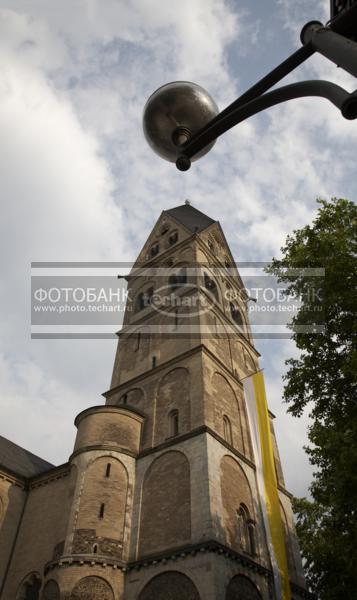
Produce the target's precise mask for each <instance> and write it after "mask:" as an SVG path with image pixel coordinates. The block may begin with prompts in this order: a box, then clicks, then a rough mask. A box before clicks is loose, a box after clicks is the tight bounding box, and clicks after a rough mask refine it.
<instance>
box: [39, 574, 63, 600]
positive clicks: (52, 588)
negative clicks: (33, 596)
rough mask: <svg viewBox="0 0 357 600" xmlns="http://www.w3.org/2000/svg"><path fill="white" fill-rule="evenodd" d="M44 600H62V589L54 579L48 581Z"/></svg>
mask: <svg viewBox="0 0 357 600" xmlns="http://www.w3.org/2000/svg"><path fill="white" fill-rule="evenodd" d="M42 600H60V589H59V587H58V584H57V582H56V581H54V579H50V581H47V583H46V585H45V587H44V588H43V592H42Z"/></svg>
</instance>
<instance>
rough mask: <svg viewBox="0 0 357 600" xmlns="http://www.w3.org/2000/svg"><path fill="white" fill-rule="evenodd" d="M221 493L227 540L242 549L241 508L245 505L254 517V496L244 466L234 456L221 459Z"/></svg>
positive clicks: (251, 516)
mask: <svg viewBox="0 0 357 600" xmlns="http://www.w3.org/2000/svg"><path fill="white" fill-rule="evenodd" d="M221 493H222V504H223V522H224V529H225V535H226V542H227V543H228V544H229V545H230V546H231V547H232V548H235V549H237V550H238V551H239V550H242V548H241V535H240V533H241V532H240V531H239V510H240V507H241V506H242V505H243V506H244V507H245V508H246V510H247V512H248V513H249V516H250V518H251V519H254V506H253V498H252V492H251V490H250V485H249V482H248V479H247V477H246V475H245V473H244V471H243V469H242V467H241V466H240V465H239V464H238V462H237V461H236V460H235V459H234V458H232V457H231V456H227V455H226V456H224V457H223V458H222V460H221Z"/></svg>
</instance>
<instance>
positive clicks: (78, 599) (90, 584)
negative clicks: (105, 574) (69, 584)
mask: <svg viewBox="0 0 357 600" xmlns="http://www.w3.org/2000/svg"><path fill="white" fill-rule="evenodd" d="M70 600H114V593H113V590H112V588H111V586H110V585H109V583H107V582H106V581H105V580H104V579H102V578H101V577H84V578H83V579H81V580H80V581H79V583H77V585H76V586H75V588H74V590H73V591H72V593H71V596H70Z"/></svg>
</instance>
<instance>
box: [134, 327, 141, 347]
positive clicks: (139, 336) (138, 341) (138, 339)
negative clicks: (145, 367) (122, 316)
mask: <svg viewBox="0 0 357 600" xmlns="http://www.w3.org/2000/svg"><path fill="white" fill-rule="evenodd" d="M140 342H141V333H140V331H139V333H138V334H137V336H136V344H135V349H134V352H137V351H138V350H139V348H140Z"/></svg>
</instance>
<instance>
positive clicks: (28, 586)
mask: <svg viewBox="0 0 357 600" xmlns="http://www.w3.org/2000/svg"><path fill="white" fill-rule="evenodd" d="M41 585H42V583H41V579H40V577H39V575H37V574H36V573H33V574H31V575H28V576H27V577H26V579H25V581H23V583H22V584H21V585H20V588H19V590H18V592H17V595H16V600H39V598H40V588H41Z"/></svg>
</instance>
